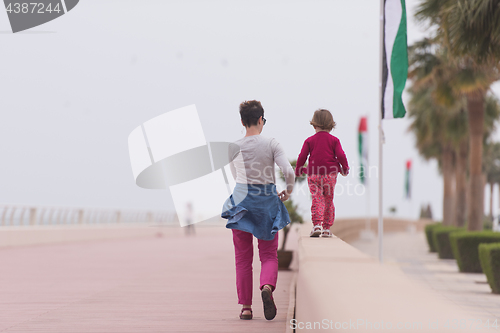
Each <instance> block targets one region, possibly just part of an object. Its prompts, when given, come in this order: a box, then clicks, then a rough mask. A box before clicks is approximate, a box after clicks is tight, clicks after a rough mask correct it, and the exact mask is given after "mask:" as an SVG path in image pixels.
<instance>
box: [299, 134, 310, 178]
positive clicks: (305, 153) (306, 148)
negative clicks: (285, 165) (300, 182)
mask: <svg viewBox="0 0 500 333" xmlns="http://www.w3.org/2000/svg"><path fill="white" fill-rule="evenodd" d="M309 152H310V150H309V142H307V140H306V141H304V144H303V145H302V150H301V151H300V154H299V157H298V158H297V165H296V166H295V176H296V177H299V176H300V175H302V172H303V166H304V164H305V163H306V160H307V157H308V156H309Z"/></svg>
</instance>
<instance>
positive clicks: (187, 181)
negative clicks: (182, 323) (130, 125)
mask: <svg viewBox="0 0 500 333" xmlns="http://www.w3.org/2000/svg"><path fill="white" fill-rule="evenodd" d="M128 148H129V154H130V162H131V166H132V173H133V175H134V179H135V183H136V184H137V185H138V186H139V187H142V188H145V189H168V190H170V194H171V195H172V200H173V203H174V206H175V211H176V213H177V217H178V218H179V222H180V224H181V226H187V225H190V224H194V223H198V222H202V221H206V220H209V219H212V218H215V217H219V218H220V215H221V213H222V205H223V204H224V201H225V200H226V199H227V198H228V197H229V196H230V195H231V194H232V192H233V190H232V189H233V188H234V186H235V185H236V183H235V181H234V179H233V177H232V173H231V169H230V166H229V163H230V162H231V161H232V158H233V157H234V158H235V159H237V160H238V161H239V160H240V159H241V154H239V150H240V147H239V146H238V145H236V144H234V143H229V142H207V141H206V139H205V135H204V133H203V128H202V126H201V121H200V118H199V116H198V112H197V110H196V106H195V105H194V104H193V105H189V106H185V107H183V108H180V109H176V110H173V111H170V112H167V113H164V114H162V115H159V116H157V117H155V118H153V119H150V120H148V121H146V122H145V123H143V124H141V125H140V126H138V127H136V128H135V129H134V130H133V131H132V133H130V135H129V137H128ZM245 195H246V193H245ZM243 199H244V196H243V197H242V198H238V199H234V201H235V204H238V203H239V202H240V201H241V200H243Z"/></svg>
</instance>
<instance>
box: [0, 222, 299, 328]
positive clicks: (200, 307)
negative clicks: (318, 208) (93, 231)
mask: <svg viewBox="0 0 500 333" xmlns="http://www.w3.org/2000/svg"><path fill="white" fill-rule="evenodd" d="M162 233H163V237H154V236H147V237H145V236H138V237H135V238H134V237H129V238H127V239H115V240H98V241H85V242H73V243H65V244H47V245H37V246H17V247H7V248H1V249H0V332H23V333H26V332H50V333H58V332H61V333H70V332H82V333H89V332H119V333H127V332H130V333H139V332H155V333H159V332H231V333H233V332H246V333H247V332H259V333H262V332H285V329H286V323H285V321H286V315H287V311H288V302H289V290H288V289H289V286H290V282H291V279H292V276H293V272H292V271H280V272H279V278H278V286H277V290H276V292H275V299H276V303H277V306H278V315H277V317H276V318H275V319H274V320H273V321H267V320H266V319H265V318H264V315H263V310H262V301H261V299H260V293H259V290H258V286H259V282H258V281H259V273H260V262H259V260H258V255H257V254H258V251H257V248H256V247H257V242H256V241H255V243H254V245H255V251H254V299H253V302H254V304H253V310H254V319H253V320H248V321H244V320H240V319H239V313H240V308H241V306H240V305H238V304H237V296H236V285H235V270H234V249H233V244H232V237H231V236H232V235H231V231H230V230H227V229H225V228H224V226H221V227H196V234H195V235H194V236H186V235H185V234H184V229H181V228H175V227H165V228H162Z"/></svg>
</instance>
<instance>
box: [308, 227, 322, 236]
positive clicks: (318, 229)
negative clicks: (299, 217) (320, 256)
mask: <svg viewBox="0 0 500 333" xmlns="http://www.w3.org/2000/svg"><path fill="white" fill-rule="evenodd" d="M319 235H321V226H320V225H315V226H314V227H313V229H312V230H311V234H310V235H309V236H311V237H319Z"/></svg>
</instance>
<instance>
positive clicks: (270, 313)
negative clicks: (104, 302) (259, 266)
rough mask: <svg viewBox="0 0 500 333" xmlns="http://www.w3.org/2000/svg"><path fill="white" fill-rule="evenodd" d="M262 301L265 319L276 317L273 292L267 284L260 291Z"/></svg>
mask: <svg viewBox="0 0 500 333" xmlns="http://www.w3.org/2000/svg"><path fill="white" fill-rule="evenodd" d="M260 294H261V296H262V303H263V304H264V317H266V319H267V320H272V319H274V317H276V311H277V309H276V305H275V304H274V299H273V292H272V291H271V288H269V287H268V286H264V288H262V291H261V293H260Z"/></svg>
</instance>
